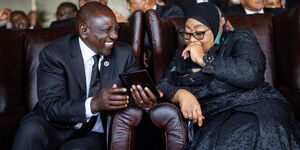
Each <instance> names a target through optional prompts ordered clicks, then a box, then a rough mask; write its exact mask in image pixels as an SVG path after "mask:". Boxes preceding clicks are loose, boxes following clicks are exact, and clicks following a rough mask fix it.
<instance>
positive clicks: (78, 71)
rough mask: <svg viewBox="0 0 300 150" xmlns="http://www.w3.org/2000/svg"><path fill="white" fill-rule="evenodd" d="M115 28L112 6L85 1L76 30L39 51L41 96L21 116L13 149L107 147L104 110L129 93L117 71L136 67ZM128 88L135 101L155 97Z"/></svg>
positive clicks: (125, 99) (122, 102) (121, 102)
mask: <svg viewBox="0 0 300 150" xmlns="http://www.w3.org/2000/svg"><path fill="white" fill-rule="evenodd" d="M118 29H119V25H118V23H117V21H116V18H115V16H114V14H113V12H112V10H111V9H110V8H108V7H107V6H105V5H102V4H100V3H97V2H92V3H88V4H86V5H85V6H83V7H82V8H81V9H80V10H79V12H78V15H77V17H76V30H77V33H78V35H68V36H65V37H63V38H61V39H59V40H57V41H55V42H53V43H51V44H49V45H48V46H46V47H45V48H44V49H43V50H42V51H41V53H40V59H39V60H40V64H39V67H38V69H37V87H38V98H39V102H38V103H37V105H36V106H35V107H34V109H33V111H32V112H30V113H29V114H27V115H26V116H25V117H24V118H23V120H22V122H21V125H20V127H19V129H18V131H17V134H16V136H15V141H14V144H13V149H14V150H19V149H33V150H43V149H58V148H60V149H66V150H69V149H91V150H94V149H101V150H104V149H106V136H105V134H106V133H107V131H108V130H107V127H108V126H109V125H108V124H107V123H105V122H106V119H107V117H106V114H107V113H109V112H110V111H112V110H119V109H124V108H126V107H127V104H128V99H129V96H128V95H127V94H126V92H127V91H126V88H122V87H118V85H119V86H120V84H118V83H119V78H118V75H119V74H120V73H124V72H131V71H134V70H135V59H134V56H133V54H132V49H131V48H130V46H129V45H127V44H124V43H121V42H117V41H116V40H117V38H118ZM99 70H100V71H99ZM117 84H118V85H117ZM132 91H133V92H132V94H133V97H134V98H135V99H134V100H135V102H139V103H144V104H148V105H151V104H154V103H155V102H156V97H155V96H154V94H153V93H152V92H150V90H149V89H147V88H146V89H145V90H143V89H142V88H141V87H140V86H134V87H133V88H132ZM108 116H109V115H108ZM108 120H109V119H108ZM105 126H106V127H105Z"/></svg>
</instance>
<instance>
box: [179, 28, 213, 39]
mask: <svg viewBox="0 0 300 150" xmlns="http://www.w3.org/2000/svg"><path fill="white" fill-rule="evenodd" d="M207 31H208V30H206V31H201V32H193V33H190V32H184V31H182V32H179V33H180V35H181V36H182V37H183V38H184V39H185V40H189V39H191V36H193V37H194V38H195V39H197V40H203V38H204V34H205V32H207Z"/></svg>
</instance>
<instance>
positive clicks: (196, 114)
mask: <svg viewBox="0 0 300 150" xmlns="http://www.w3.org/2000/svg"><path fill="white" fill-rule="evenodd" d="M196 107H197V106H195V105H194V108H193V123H197V122H198V118H199V116H198V109H197V108H196Z"/></svg>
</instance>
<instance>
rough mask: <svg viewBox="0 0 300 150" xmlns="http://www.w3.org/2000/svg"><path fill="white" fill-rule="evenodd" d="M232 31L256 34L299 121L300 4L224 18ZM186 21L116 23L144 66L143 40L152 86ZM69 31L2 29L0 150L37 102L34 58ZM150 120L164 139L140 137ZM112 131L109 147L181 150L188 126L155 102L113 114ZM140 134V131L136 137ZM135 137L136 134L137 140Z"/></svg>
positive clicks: (269, 77)
mask: <svg viewBox="0 0 300 150" xmlns="http://www.w3.org/2000/svg"><path fill="white" fill-rule="evenodd" d="M228 19H229V20H230V22H231V24H232V25H233V26H234V27H235V28H248V29H250V30H252V31H253V32H254V34H255V35H256V36H257V39H258V42H259V43H260V45H261V47H262V49H263V51H264V53H265V55H266V59H267V71H266V73H265V77H266V81H267V82H269V83H270V84H272V85H273V86H274V87H276V88H277V89H279V91H281V92H282V93H283V95H284V96H286V98H287V99H289V100H290V101H291V103H292V104H293V106H294V108H295V111H296V115H297V117H298V119H299V118H300V111H299V110H300V51H299V50H300V43H299V41H300V6H298V7H295V8H293V9H291V10H289V11H288V12H286V13H283V14H278V15H249V16H234V17H230V18H228ZM184 23H185V19H183V18H181V19H180V18H178V19H161V18H160V17H159V16H158V14H156V13H155V11H153V10H149V11H147V12H146V13H145V14H144V13H142V12H141V11H137V12H135V13H134V15H133V17H132V18H131V20H130V21H129V23H127V24H120V26H121V28H120V33H119V34H120V35H119V40H120V41H123V42H126V43H128V44H130V45H131V46H132V48H133V50H134V53H135V57H136V59H137V62H138V63H137V67H138V68H143V67H144V66H143V61H144V57H143V53H144V52H143V49H142V44H143V42H144V36H145V33H146V32H147V36H148V38H149V41H150V47H151V51H152V56H151V57H152V59H151V64H150V66H149V68H148V69H149V71H150V74H152V75H153V78H154V81H155V82H156V83H158V82H159V80H160V79H161V78H162V76H163V71H164V69H166V67H167V66H168V64H169V62H170V59H171V58H172V55H173V54H174V52H175V50H176V49H177V48H178V47H180V46H182V45H184V42H183V40H182V38H181V37H180V36H179V34H178V31H180V30H183V28H184ZM72 32H74V29H73V28H56V29H42V30H32V31H31V30H24V31H0V45H1V47H0V149H9V148H10V146H11V143H12V140H13V138H14V133H15V131H16V129H17V126H18V124H19V122H20V120H21V117H22V116H24V115H25V114H26V113H27V112H28V111H30V110H31V109H32V108H33V106H34V105H35V104H36V102H37V93H36V92H37V91H36V71H35V70H36V68H37V66H38V63H39V62H38V54H39V52H40V50H41V49H42V48H43V47H44V46H45V45H46V44H48V43H49V42H51V41H53V40H55V39H58V38H59V37H62V36H64V35H66V34H68V33H72ZM145 117H148V118H149V119H150V120H151V121H149V122H150V123H153V124H154V126H156V127H157V128H156V130H160V131H161V133H162V134H161V135H162V137H163V138H162V139H159V138H155V137H151V136H150V137H147V136H145V137H141V136H140V135H143V133H142V131H146V130H148V129H141V130H137V129H138V128H139V126H140V125H141V124H142V121H144V119H143V118H145ZM111 125H112V126H111V130H110V136H109V138H110V143H109V149H111V150H113V149H118V150H120V149H124V150H129V149H137V148H138V149H153V148H151V147H141V146H140V145H141V144H140V143H139V142H141V141H143V140H144V141H147V142H148V143H150V145H155V144H156V141H161V143H162V145H160V147H159V148H156V149H168V150H177V149H181V148H182V147H183V146H184V145H185V144H186V143H187V142H188V141H187V123H186V120H184V119H182V117H181V113H180V111H179V109H178V108H177V106H175V105H174V104H171V103H166V102H164V103H159V104H157V105H155V106H153V107H152V108H149V109H147V111H145V110H141V109H139V108H135V107H132V108H130V109H125V110H123V111H119V112H116V113H115V115H114V117H113V120H112V124H111ZM138 132H141V133H139V134H138ZM136 135H139V136H136Z"/></svg>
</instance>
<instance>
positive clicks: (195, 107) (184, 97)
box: [174, 89, 204, 127]
mask: <svg viewBox="0 0 300 150" xmlns="http://www.w3.org/2000/svg"><path fill="white" fill-rule="evenodd" d="M174 97H175V99H176V101H177V102H178V103H179V106H180V111H181V113H182V115H183V117H184V118H185V119H189V120H192V121H193V123H198V126H199V127H201V126H202V124H203V119H204V116H203V115H202V110H201V106H200V104H199V102H198V100H197V98H196V97H195V96H194V95H193V94H192V93H190V92H189V91H187V90H183V89H180V90H178V91H177V92H176V94H175V96H174Z"/></svg>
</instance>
